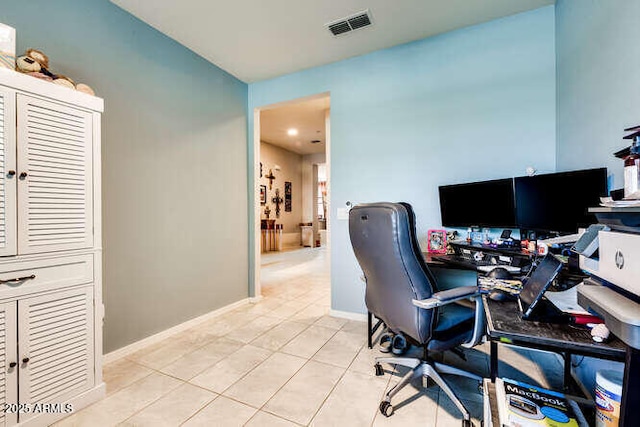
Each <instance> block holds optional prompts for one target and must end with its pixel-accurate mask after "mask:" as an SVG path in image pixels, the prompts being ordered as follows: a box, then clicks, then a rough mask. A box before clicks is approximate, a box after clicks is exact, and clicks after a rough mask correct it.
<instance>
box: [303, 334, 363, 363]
mask: <svg viewBox="0 0 640 427" xmlns="http://www.w3.org/2000/svg"><path fill="white" fill-rule="evenodd" d="M363 345H364V338H363V337H362V336H361V335H357V334H352V333H348V332H344V331H338V332H336V334H335V335H334V336H332V337H331V339H330V340H329V341H327V343H326V344H325V345H324V346H322V348H321V349H320V350H318V352H317V353H316V354H315V355H314V356H313V360H317V361H318V362H323V363H328V364H330V365H335V366H340V367H342V368H347V367H348V366H349V365H351V362H353V360H354V359H355V357H356V356H357V355H358V352H359V351H360V349H361V348H362V346H363Z"/></svg>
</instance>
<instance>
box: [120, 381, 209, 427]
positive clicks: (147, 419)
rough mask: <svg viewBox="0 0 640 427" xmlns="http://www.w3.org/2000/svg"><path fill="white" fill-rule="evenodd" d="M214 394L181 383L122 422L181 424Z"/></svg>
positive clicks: (151, 426)
mask: <svg viewBox="0 0 640 427" xmlns="http://www.w3.org/2000/svg"><path fill="white" fill-rule="evenodd" d="M216 396H217V395H216V394H215V393H212V392H210V391H207V390H204V389H202V388H200V387H196V386H193V385H191V384H182V385H181V386H180V387H178V388H176V389H175V390H173V391H172V392H170V393H169V394H166V395H165V396H163V397H162V398H160V399H159V400H156V401H155V402H154V403H153V404H151V405H149V406H147V407H146V408H144V409H143V410H142V411H141V412H138V413H137V414H135V415H134V416H133V417H131V418H129V419H128V420H126V421H125V422H124V424H123V425H124V426H131V427H134V426H135V427H143V426H144V427H146V426H149V427H165V426H166V427H172V426H177V425H180V424H182V423H183V422H184V421H186V420H187V419H188V418H189V417H191V416H192V415H194V414H195V413H196V412H198V411H199V410H200V409H201V408H203V407H204V406H205V405H206V404H207V403H209V402H211V401H212V400H213V399H214V398H216Z"/></svg>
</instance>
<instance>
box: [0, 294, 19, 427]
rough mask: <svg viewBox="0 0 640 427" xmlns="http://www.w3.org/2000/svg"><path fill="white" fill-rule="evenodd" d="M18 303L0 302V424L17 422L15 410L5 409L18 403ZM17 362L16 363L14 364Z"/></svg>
mask: <svg viewBox="0 0 640 427" xmlns="http://www.w3.org/2000/svg"><path fill="white" fill-rule="evenodd" d="M16 313H17V304H16V302H15V301H13V302H10V303H4V304H0V409H2V411H0V426H10V425H13V424H16V423H17V421H18V416H17V414H16V411H15V406H13V407H12V408H14V410H13V411H10V412H9V411H6V412H5V411H4V409H6V408H7V407H6V406H5V405H15V404H17V403H18V365H17V364H16V363H17V361H18V354H17V353H18V351H17V348H18V345H17V344H18V341H17V339H16V335H17V333H18V327H17V323H16V320H17V315H16ZM14 364H16V365H14Z"/></svg>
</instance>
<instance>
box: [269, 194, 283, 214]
mask: <svg viewBox="0 0 640 427" xmlns="http://www.w3.org/2000/svg"><path fill="white" fill-rule="evenodd" d="M271 201H272V202H273V203H275V204H276V218H280V204H281V203H282V202H284V200H283V199H282V197H280V189H279V188H276V196H275V197H274V198H273V199H271Z"/></svg>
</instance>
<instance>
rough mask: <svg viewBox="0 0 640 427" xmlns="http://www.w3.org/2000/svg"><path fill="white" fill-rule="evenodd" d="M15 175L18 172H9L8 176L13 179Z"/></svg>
mask: <svg viewBox="0 0 640 427" xmlns="http://www.w3.org/2000/svg"><path fill="white" fill-rule="evenodd" d="M15 174H16V171H14V170H10V171H8V172H7V176H8V177H9V178H13V177H14V176H15Z"/></svg>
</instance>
